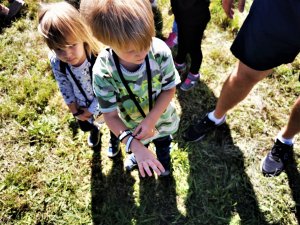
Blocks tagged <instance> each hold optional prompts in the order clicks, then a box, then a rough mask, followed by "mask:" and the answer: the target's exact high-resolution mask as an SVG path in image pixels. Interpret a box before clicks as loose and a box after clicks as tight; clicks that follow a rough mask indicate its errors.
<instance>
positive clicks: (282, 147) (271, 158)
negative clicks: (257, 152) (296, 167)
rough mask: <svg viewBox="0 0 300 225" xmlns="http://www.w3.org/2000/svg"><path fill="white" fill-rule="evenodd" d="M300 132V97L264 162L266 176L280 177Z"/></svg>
mask: <svg viewBox="0 0 300 225" xmlns="http://www.w3.org/2000/svg"><path fill="white" fill-rule="evenodd" d="M299 132H300V97H298V99H297V100H296V102H295V104H294V106H293V108H292V112H291V115H290V118H289V122H288V124H287V126H286V127H284V128H283V130H282V131H281V132H280V133H279V134H278V135H277V138H276V140H275V143H274V145H273V147H272V149H271V150H270V151H269V152H268V154H267V155H266V157H264V159H263V160H262V163H261V171H262V173H263V174H264V175H265V176H277V175H279V174H280V173H281V172H282V171H283V170H284V168H285V167H286V165H287V163H288V162H289V158H290V157H291V155H292V152H293V138H294V136H295V135H296V134H297V133H299Z"/></svg>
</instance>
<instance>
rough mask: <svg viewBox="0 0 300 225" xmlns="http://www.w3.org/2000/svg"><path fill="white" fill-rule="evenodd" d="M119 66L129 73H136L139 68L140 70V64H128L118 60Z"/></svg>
mask: <svg viewBox="0 0 300 225" xmlns="http://www.w3.org/2000/svg"><path fill="white" fill-rule="evenodd" d="M119 60H120V64H121V65H122V66H123V67H124V68H125V69H126V70H128V71H130V72H135V71H137V70H138V69H139V68H140V64H134V63H129V62H126V61H124V60H122V59H120V58H119Z"/></svg>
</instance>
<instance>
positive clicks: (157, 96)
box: [80, 0, 180, 177]
mask: <svg viewBox="0 0 300 225" xmlns="http://www.w3.org/2000/svg"><path fill="white" fill-rule="evenodd" d="M80 10H81V12H82V14H83V15H84V16H85V17H86V19H87V21H88V23H89V24H91V28H92V30H93V33H94V35H95V36H96V37H97V38H98V40H99V41H101V42H102V43H104V44H106V45H108V46H110V48H109V49H105V50H103V51H102V52H101V53H100V54H99V56H98V58H97V60H96V63H95V66H94V68H93V74H94V91H95V94H96V96H97V97H98V100H99V103H100V108H101V111H102V112H103V115H104V119H105V121H106V123H107V125H108V127H109V128H110V129H111V130H112V131H113V133H115V134H116V135H117V136H119V139H120V140H121V141H122V142H123V143H125V144H126V151H127V152H128V153H130V152H132V153H134V155H133V154H132V155H130V156H129V158H128V159H127V160H126V161H127V162H130V161H131V162H132V164H133V165H134V163H135V162H137V165H138V167H139V171H140V174H141V176H142V177H144V176H145V172H146V173H147V174H148V175H149V176H152V172H151V169H153V170H154V171H155V172H156V173H157V174H158V175H162V176H166V175H169V174H170V144H171V140H172V138H171V134H173V133H175V132H176V131H177V129H178V125H179V117H178V115H177V114H176V111H175V108H174V107H173V105H172V103H171V100H172V98H173V97H174V95H175V91H176V85H177V84H179V83H180V78H179V75H178V72H177V71H176V69H175V66H174V63H173V59H172V54H171V51H170V49H169V48H168V47H167V45H166V44H165V43H164V42H163V41H161V40H159V39H157V38H154V35H155V28H154V21H153V14H152V10H151V4H150V2H149V0H125V1H117V0H110V1H97V0H82V1H81V5H80ZM122 77H123V80H122ZM126 85H128V87H127V88H126ZM128 89H129V90H128ZM130 92H132V93H131V94H129V93H130ZM149 93H151V94H150V95H151V98H149ZM135 99H136V100H135ZM134 101H136V102H134ZM151 106H152V107H151ZM139 107H140V109H139ZM143 114H144V116H143ZM151 141H153V143H154V145H155V148H156V154H157V158H158V160H157V159H156V157H155V156H154V155H153V153H152V152H151V151H150V150H149V149H148V148H147V147H145V146H144V145H146V146H147V144H148V143H149V142H151ZM125 164H127V163H125ZM127 166H128V168H127V169H129V170H130V169H131V168H132V167H131V166H130V165H127Z"/></svg>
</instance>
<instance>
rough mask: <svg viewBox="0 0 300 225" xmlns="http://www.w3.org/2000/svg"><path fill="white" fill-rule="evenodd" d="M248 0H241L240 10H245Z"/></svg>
mask: <svg viewBox="0 0 300 225" xmlns="http://www.w3.org/2000/svg"><path fill="white" fill-rule="evenodd" d="M245 2H246V0H239V4H238V9H239V11H240V12H244V8H245Z"/></svg>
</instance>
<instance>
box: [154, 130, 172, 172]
mask: <svg viewBox="0 0 300 225" xmlns="http://www.w3.org/2000/svg"><path fill="white" fill-rule="evenodd" d="M171 142H172V137H171V135H168V136H165V137H162V138H158V139H156V140H153V143H154V145H155V148H156V155H157V158H158V160H159V161H160V162H161V164H162V165H163V167H164V168H165V170H166V172H167V171H168V174H169V173H170V163H171V157H170V150H171ZM168 174H167V175H168Z"/></svg>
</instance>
